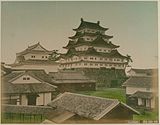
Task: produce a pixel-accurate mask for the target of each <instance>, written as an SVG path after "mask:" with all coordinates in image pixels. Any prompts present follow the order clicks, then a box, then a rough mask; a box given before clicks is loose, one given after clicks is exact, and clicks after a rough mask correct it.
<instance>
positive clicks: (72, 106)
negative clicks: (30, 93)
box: [48, 92, 138, 120]
mask: <svg viewBox="0 0 160 125" xmlns="http://www.w3.org/2000/svg"><path fill="white" fill-rule="evenodd" d="M118 105H123V106H124V107H126V106H125V105H124V104H123V103H120V102H119V101H118V100H117V99H107V98H101V97H94V96H86V95H82V94H75V93H69V92H65V93H63V94H62V95H60V96H59V97H57V98H56V99H54V100H53V101H52V102H51V103H49V104H48V106H51V107H54V108H57V109H58V108H62V109H64V110H66V111H69V112H72V113H75V114H78V115H80V116H82V117H86V118H91V119H94V120H99V119H100V118H102V117H103V116H104V115H106V114H107V113H109V112H110V111H111V110H112V109H114V108H115V107H117V106H118ZM128 107H129V106H128ZM128 107H126V108H127V109H129V110H131V111H132V112H133V113H135V114H138V112H137V111H135V110H134V109H132V108H128Z"/></svg>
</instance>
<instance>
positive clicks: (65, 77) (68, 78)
mask: <svg viewBox="0 0 160 125" xmlns="http://www.w3.org/2000/svg"><path fill="white" fill-rule="evenodd" d="M49 75H51V76H52V78H53V79H54V83H57V84H60V83H91V82H92V83H95V81H94V80H91V79H89V78H88V77H86V76H85V75H83V74H82V72H78V71H71V70H66V71H65V70H64V71H59V72H57V73H49Z"/></svg>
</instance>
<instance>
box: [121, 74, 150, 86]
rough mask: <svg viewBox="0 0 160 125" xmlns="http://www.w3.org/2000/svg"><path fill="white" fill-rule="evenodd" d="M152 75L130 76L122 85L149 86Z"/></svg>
mask: <svg viewBox="0 0 160 125" xmlns="http://www.w3.org/2000/svg"><path fill="white" fill-rule="evenodd" d="M152 83H153V77H151V76H131V77H130V78H129V79H128V80H126V81H125V82H124V83H123V86H131V87H140V88H141V87H142V88H147V87H148V88H151V87H152Z"/></svg>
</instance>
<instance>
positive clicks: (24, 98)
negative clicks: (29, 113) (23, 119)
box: [21, 95, 28, 105]
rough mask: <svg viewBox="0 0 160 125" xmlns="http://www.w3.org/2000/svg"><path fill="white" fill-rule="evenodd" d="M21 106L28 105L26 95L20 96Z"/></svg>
mask: <svg viewBox="0 0 160 125" xmlns="http://www.w3.org/2000/svg"><path fill="white" fill-rule="evenodd" d="M21 105H28V99H27V96H26V95H22V96H21Z"/></svg>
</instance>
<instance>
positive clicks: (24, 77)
mask: <svg viewBox="0 0 160 125" xmlns="http://www.w3.org/2000/svg"><path fill="white" fill-rule="evenodd" d="M12 83H13V84H26V83H41V81H40V80H38V79H36V78H34V77H32V76H30V75H28V74H24V75H22V76H20V77H19V78H17V79H15V80H14V81H12Z"/></svg>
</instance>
